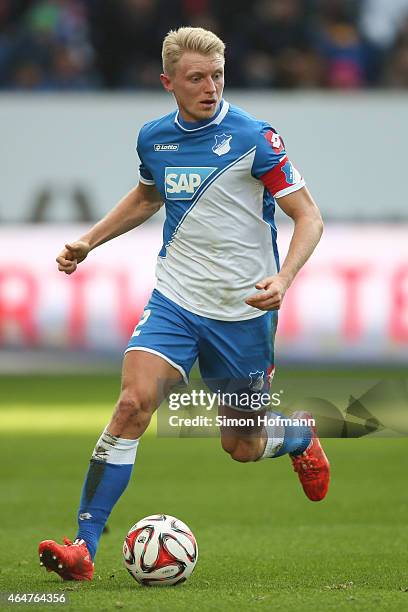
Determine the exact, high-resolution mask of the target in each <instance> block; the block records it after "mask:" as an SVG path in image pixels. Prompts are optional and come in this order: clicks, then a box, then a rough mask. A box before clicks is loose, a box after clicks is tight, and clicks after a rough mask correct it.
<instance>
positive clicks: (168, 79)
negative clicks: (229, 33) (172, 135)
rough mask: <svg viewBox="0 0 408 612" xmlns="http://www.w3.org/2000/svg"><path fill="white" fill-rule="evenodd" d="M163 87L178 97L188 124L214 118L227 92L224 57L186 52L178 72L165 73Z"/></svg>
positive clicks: (179, 62) (162, 79) (161, 78)
mask: <svg viewBox="0 0 408 612" xmlns="http://www.w3.org/2000/svg"><path fill="white" fill-rule="evenodd" d="M160 80H161V82H162V84H163V87H164V88H165V89H166V90H167V91H170V92H172V93H173V94H174V97H175V98H176V101H177V104H178V107H179V110H180V115H181V116H182V118H183V119H184V120H185V121H201V120H203V119H210V118H211V117H212V116H213V115H214V114H215V112H216V111H217V109H218V106H219V104H220V101H221V98H222V92H223V90H224V58H223V57H222V56H221V55H218V54H216V55H202V54H201V53H196V52H193V51H185V52H184V53H183V55H182V56H181V58H180V59H179V61H178V62H177V64H176V66H175V68H174V73H173V74H171V75H168V74H162V75H161V76H160Z"/></svg>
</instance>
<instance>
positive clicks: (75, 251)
mask: <svg viewBox="0 0 408 612" xmlns="http://www.w3.org/2000/svg"><path fill="white" fill-rule="evenodd" d="M90 250H91V247H90V246H89V244H88V242H85V241H84V240H77V242H71V244H66V245H65V248H64V249H63V250H62V251H61V253H60V254H59V255H58V257H57V259H56V262H57V264H58V270H59V271H60V272H65V274H72V273H73V272H75V270H76V269H77V267H78V264H80V263H81V261H84V259H85V257H86V256H87V255H88V253H89V251H90Z"/></svg>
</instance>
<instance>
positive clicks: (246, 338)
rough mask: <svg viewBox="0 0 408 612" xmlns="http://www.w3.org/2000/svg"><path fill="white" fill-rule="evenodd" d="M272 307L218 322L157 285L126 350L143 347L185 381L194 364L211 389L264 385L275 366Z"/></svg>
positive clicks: (275, 317)
mask: <svg viewBox="0 0 408 612" xmlns="http://www.w3.org/2000/svg"><path fill="white" fill-rule="evenodd" d="M277 321H278V313H277V311H270V312H266V313H265V314H264V315H262V316H260V317H256V318H254V319H249V320H246V321H219V320H216V319H209V318H207V317H202V316H200V315H196V314H194V313H192V312H190V311H188V310H186V309H185V308H182V307H181V306H179V305H178V304H176V303H175V302H173V301H172V300H169V299H168V298H166V297H165V296H164V295H162V294H161V293H160V292H159V291H157V290H156V289H155V290H154V291H153V293H152V296H151V298H150V300H149V302H148V304H147V306H146V308H145V310H144V312H143V315H142V317H141V319H140V321H139V323H138V325H137V326H136V328H135V331H134V332H133V336H132V337H131V339H130V341H129V344H128V347H127V349H126V352H128V351H135V350H142V351H143V350H144V351H147V352H150V353H153V354H155V355H159V356H160V357H162V358H163V359H165V360H166V361H168V362H169V363H170V364H171V365H172V366H173V367H175V368H176V369H177V370H179V372H180V373H181V375H182V376H183V379H184V381H185V382H186V383H187V382H188V376H189V373H190V370H191V368H192V367H193V364H194V362H195V361H196V359H197V358H198V364H199V368H200V373H201V377H202V379H203V381H204V382H205V383H206V385H207V386H208V387H209V388H210V389H211V390H212V391H214V392H217V391H222V392H227V391H228V392H236V391H238V390H250V391H256V392H263V391H267V390H268V389H269V384H270V381H271V378H272V376H273V369H274V339H275V331H276V325H277Z"/></svg>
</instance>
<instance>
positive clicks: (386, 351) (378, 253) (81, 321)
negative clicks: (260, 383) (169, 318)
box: [0, 224, 408, 363]
mask: <svg viewBox="0 0 408 612" xmlns="http://www.w3.org/2000/svg"><path fill="white" fill-rule="evenodd" d="M84 230H85V228H84V227H83V226H80V225H70V226H60V225H57V226H52V225H42V226H38V225H37V226H10V227H8V228H2V229H1V230H0V245H1V248H0V251H1V256H0V348H1V349H9V348H12V349H13V348H27V349H33V348H34V349H35V348H37V347H38V348H41V349H67V350H80V351H81V352H84V353H86V352H89V353H90V354H91V353H95V351H113V352H114V353H117V354H119V353H120V352H121V351H122V350H123V348H124V346H125V345H126V343H127V340H128V338H129V336H130V335H131V334H132V331H133V329H134V326H135V324H136V323H137V321H138V320H139V318H140V315H141V313H142V311H143V307H144V305H145V303H146V301H147V299H148V297H149V294H150V292H151V290H152V288H153V287H154V282H155V278H154V267H155V261H156V256H157V253H158V251H159V250H160V246H161V229H160V228H159V227H158V225H157V224H148V225H147V226H145V227H143V228H139V229H137V230H134V231H133V232H131V233H129V234H127V235H125V236H122V237H120V238H118V239H115V240H113V241H112V242H110V243H108V244H105V245H103V246H101V247H99V248H98V249H97V250H95V251H94V252H92V253H91V255H90V256H89V258H88V259H87V261H86V262H85V263H84V264H82V265H81V266H80V267H79V269H78V270H77V272H76V273H75V274H73V275H71V276H67V275H65V274H62V273H59V272H58V271H57V267H56V264H55V257H56V255H57V254H58V253H59V251H60V250H61V248H62V246H63V245H64V243H65V242H66V241H67V240H73V239H75V238H76V237H78V236H79V235H81V233H83V232H84ZM290 234H291V230H290V226H287V225H284V226H282V228H280V230H279V234H278V235H279V245H280V253H281V258H282V256H283V255H284V253H285V252H286V249H287V245H288V243H289V240H290ZM406 235H407V233H406V228H404V227H403V226H399V225H381V224H371V225H367V224H364V225H357V224H355V225H353V224H332V225H329V226H326V229H325V233H324V235H323V239H322V241H321V243H320V244H319V246H318V248H317V250H316V252H315V254H314V255H313V257H312V258H311V260H310V261H309V262H308V263H307V265H306V266H305V267H304V269H303V270H302V271H301V272H300V274H299V275H298V277H297V279H296V281H295V283H294V284H293V285H292V287H291V288H290V290H289V291H288V293H287V295H286V297H285V301H284V306H283V308H282V310H281V313H280V321H279V328H278V336H277V346H278V349H277V361H279V360H288V361H301V362H307V361H311V362H322V361H324V362H328V361H331V362H346V363H349V362H358V361H362V362H366V363H367V362H381V363H387V362H400V363H402V362H404V361H405V362H406V361H407V359H408V241H407V240H406ZM255 280H258V279H254V281H255Z"/></svg>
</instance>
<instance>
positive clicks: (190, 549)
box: [123, 514, 198, 586]
mask: <svg viewBox="0 0 408 612" xmlns="http://www.w3.org/2000/svg"><path fill="white" fill-rule="evenodd" d="M123 556H124V558H125V565H126V569H127V570H128V572H129V574H130V575H131V576H132V578H134V579H135V580H136V581H137V582H139V583H140V584H143V585H147V586H153V585H156V586H165V585H174V584H180V583H181V582H185V581H186V580H187V578H188V577H189V576H190V574H191V572H192V571H193V569H194V568H195V565H196V563H197V559H198V548H197V542H196V539H195V537H194V535H193V533H192V531H191V529H190V528H189V527H187V525H186V524H185V523H182V522H181V521H179V520H178V519H177V518H175V517H174V516H169V515H168V514H153V515H152V516H146V518H143V519H141V520H140V521H138V522H137V523H136V524H135V525H133V527H131V528H130V530H129V533H128V534H127V536H126V539H125V541H124V543H123Z"/></svg>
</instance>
